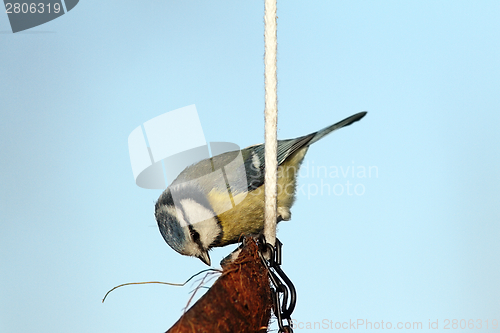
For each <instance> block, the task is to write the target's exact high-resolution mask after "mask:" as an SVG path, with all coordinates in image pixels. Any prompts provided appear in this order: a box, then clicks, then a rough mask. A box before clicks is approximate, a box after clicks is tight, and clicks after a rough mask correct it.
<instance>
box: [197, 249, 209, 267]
mask: <svg viewBox="0 0 500 333" xmlns="http://www.w3.org/2000/svg"><path fill="white" fill-rule="evenodd" d="M198 259H200V260H201V261H203V262H204V263H205V264H207V265H208V266H210V256H209V255H208V252H202V253H201V254H200V255H199V256H198Z"/></svg>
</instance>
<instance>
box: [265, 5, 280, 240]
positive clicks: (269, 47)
mask: <svg viewBox="0 0 500 333" xmlns="http://www.w3.org/2000/svg"><path fill="white" fill-rule="evenodd" d="M276 31H277V17H276V0H265V12H264V48H265V53H264V71H265V73H264V84H265V92H266V98H265V99H266V105H265V143H266V144H265V161H266V162H265V163H266V173H265V184H266V187H265V193H264V195H265V210H264V219H265V220H264V236H265V238H266V242H267V243H269V244H271V245H273V246H274V244H275V242H276V218H277V216H276V208H277V167H278V165H277V164H278V160H277V147H278V143H277V139H276V136H277V135H276V133H277V123H278V94H277V84H278V77H277V74H276V53H277V49H278V40H277V32H276Z"/></svg>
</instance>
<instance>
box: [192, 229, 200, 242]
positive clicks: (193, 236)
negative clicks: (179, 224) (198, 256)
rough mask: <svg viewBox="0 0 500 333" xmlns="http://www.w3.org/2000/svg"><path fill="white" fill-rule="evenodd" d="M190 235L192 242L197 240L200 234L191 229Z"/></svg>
mask: <svg viewBox="0 0 500 333" xmlns="http://www.w3.org/2000/svg"><path fill="white" fill-rule="evenodd" d="M191 237H192V238H193V241H194V242H198V241H199V240H200V234H199V233H198V232H197V231H194V230H191Z"/></svg>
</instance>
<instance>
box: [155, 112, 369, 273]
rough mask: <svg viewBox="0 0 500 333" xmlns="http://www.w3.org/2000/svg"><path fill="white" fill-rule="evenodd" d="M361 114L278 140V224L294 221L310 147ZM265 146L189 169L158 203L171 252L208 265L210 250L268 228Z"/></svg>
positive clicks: (157, 215)
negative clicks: (300, 175)
mask: <svg viewBox="0 0 500 333" xmlns="http://www.w3.org/2000/svg"><path fill="white" fill-rule="evenodd" d="M366 114H367V112H359V113H357V114H354V115H352V116H350V117H348V118H346V119H344V120H342V121H339V122H337V123H335V124H333V125H330V126H328V127H325V128H323V129H321V130H319V131H317V132H314V133H311V134H308V135H305V136H301V137H297V138H295V139H288V140H278V146H277V159H278V161H277V162H278V169H277V222H280V221H288V220H290V219H291V212H290V209H291V207H292V205H293V203H294V201H295V191H296V186H297V175H298V171H299V168H300V165H301V163H302V161H303V160H304V157H305V155H306V153H307V151H308V149H309V146H310V145H312V144H313V143H315V142H316V141H318V140H320V139H322V138H324V137H325V136H326V135H328V134H330V133H331V132H333V131H335V130H337V129H340V128H342V127H345V126H348V125H351V124H352V123H354V122H356V121H359V120H360V119H361V118H363V117H364V116H365V115H366ZM264 148H265V144H257V145H252V146H249V147H247V148H244V149H241V150H235V151H229V152H225V153H222V154H219V155H216V156H213V157H211V158H207V159H204V160H201V161H199V162H197V163H194V164H192V165H190V166H188V167H186V168H185V169H184V170H183V171H182V172H181V173H180V174H179V175H178V176H177V178H176V179H175V180H174V181H173V182H172V183H171V184H170V185H169V186H168V187H167V188H166V189H165V191H163V193H162V194H161V195H160V197H159V198H158V200H157V202H156V204H155V218H156V221H157V223H158V228H159V230H160V233H161V235H162V236H163V238H164V240H165V241H166V243H167V244H168V245H170V247H171V248H172V249H174V250H175V251H177V252H178V253H180V254H182V255H186V256H192V257H196V258H199V259H200V260H201V261H202V262H203V263H205V264H207V265H208V266H210V264H211V261H210V256H209V251H210V250H211V249H212V248H214V247H223V246H226V245H230V244H234V243H238V242H239V240H240V238H241V236H242V235H258V234H260V233H261V232H262V230H263V228H264V192H265V190H264V189H265V181H264V174H265V159H264Z"/></svg>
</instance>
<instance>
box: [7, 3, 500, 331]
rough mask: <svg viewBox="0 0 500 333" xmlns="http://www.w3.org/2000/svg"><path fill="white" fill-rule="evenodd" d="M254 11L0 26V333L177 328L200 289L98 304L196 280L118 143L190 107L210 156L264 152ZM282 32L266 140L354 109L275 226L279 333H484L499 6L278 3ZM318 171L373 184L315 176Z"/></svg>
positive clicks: (187, 8)
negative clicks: (361, 323) (346, 328)
mask: <svg viewBox="0 0 500 333" xmlns="http://www.w3.org/2000/svg"><path fill="white" fill-rule="evenodd" d="M263 10H264V8H263V3H262V1H245V2H243V1H239V2H236V1H184V2H178V1H165V2H164V3H159V2H153V1H147V2H145V1H142V2H139V1H136V2H131V1H130V2H118V1H112V2H102V1H91V0H87V1H82V2H80V3H79V4H78V6H76V7H75V8H74V9H73V10H72V11H71V12H69V13H68V14H67V15H63V16H62V17H60V18H58V19H56V20H54V21H51V22H48V23H47V24H44V25H42V26H39V27H36V28H34V29H31V30H28V31H26V32H22V33H17V34H12V33H11V31H10V26H9V23H8V18H7V15H6V14H4V15H3V16H2V15H0V31H1V32H2V33H1V34H0V50H1V52H0V114H1V121H0V129H1V132H0V133H1V136H2V137H1V140H0V154H1V155H0V163H1V164H0V184H1V185H0V214H1V215H0V272H1V273H0V331H1V332H33V331H37V332H52V333H55V332H70V331H71V332H163V331H165V330H167V329H168V328H169V327H170V326H171V325H172V324H173V323H174V322H175V321H176V320H177V319H178V317H179V316H180V315H181V314H182V309H183V307H184V306H185V305H186V303H187V301H188V299H189V297H190V296H191V294H190V291H191V290H193V289H194V288H195V286H196V284H190V285H189V286H186V287H184V288H179V287H168V286H161V285H146V286H135V287H125V288H121V289H118V290H117V291H114V292H113V293H112V294H111V295H110V296H109V298H108V299H107V300H106V302H105V303H104V304H101V299H102V297H103V296H104V294H105V293H106V291H107V290H109V289H110V288H112V287H113V286H115V285H117V284H120V283H123V282H134V281H149V280H161V281H170V282H181V281H184V280H185V279H187V278H188V277H189V276H191V275H192V274H194V273H196V272H198V271H199V270H201V269H204V268H205V266H204V265H203V264H202V263H201V262H200V261H199V260H197V259H193V258H188V257H183V256H180V255H179V254H177V253H175V252H174V251H173V250H171V249H170V248H169V246H168V245H167V244H166V243H165V242H164V241H163V239H162V237H161V236H160V233H159V232H158V229H157V227H156V222H155V220H154V215H153V211H154V203H155V200H156V199H157V198H158V196H159V194H160V193H161V191H156V190H145V189H141V188H139V187H137V186H136V185H135V183H134V180H133V176H132V170H131V166H130V160H129V156H128V147H127V138H128V135H129V134H130V132H131V131H132V130H133V129H134V128H136V127H137V126H139V125H141V124H142V123H144V122H145V121H147V120H149V119H151V118H154V117H155V116H158V115H160V114H163V113H165V112H167V111H170V110H174V109H177V108H180V107H183V106H187V105H190V104H196V107H197V109H198V113H199V115H200V119H201V123H202V126H203V128H204V132H205V137H206V139H207V141H228V142H234V143H237V144H238V145H239V146H240V147H245V146H248V145H251V144H255V143H259V142H262V141H263V137H264V135H263V128H264V123H263V110H264V83H263V82H264V79H263V71H264V65H263ZM278 15H279V20H278V39H279V49H278V79H279V90H278V96H279V124H278V127H279V129H278V137H279V138H282V139H285V138H291V137H296V136H299V135H304V134H308V133H310V132H313V131H316V130H318V129H320V128H323V127H324V126H327V125H329V124H331V123H334V122H336V121H338V120H341V119H343V118H344V117H346V116H349V115H351V114H354V113H356V112H359V111H362V110H368V111H369V113H368V115H367V116H366V117H365V118H364V119H363V120H362V121H360V122H358V123H356V124H354V125H352V126H350V127H347V128H345V129H342V130H341V131H339V132H336V133H335V134H333V135H331V136H329V137H327V138H325V139H324V140H322V141H320V142H318V143H316V144H315V145H314V146H312V147H311V149H310V150H309V153H308V155H307V157H306V161H305V162H304V167H306V166H308V169H303V172H302V177H301V179H300V181H299V186H302V187H301V189H302V190H303V192H301V191H299V192H298V199H297V202H296V204H295V206H294V209H293V211H292V213H293V218H292V221H291V222H283V223H282V224H280V226H279V237H280V239H281V240H282V242H283V243H284V244H285V247H284V270H285V272H286V273H287V274H288V275H289V276H290V278H291V279H292V281H293V282H294V283H295V286H296V288H297V290H298V293H299V295H298V304H297V308H296V311H295V312H294V314H293V317H294V319H296V320H297V323H298V324H299V327H298V328H297V331H298V332H300V331H306V330H305V329H304V330H300V329H299V328H300V327H303V328H306V327H307V322H322V321H323V320H327V321H328V322H329V321H330V320H331V321H332V322H333V323H335V322H340V323H342V322H349V321H350V320H351V321H355V320H357V319H363V320H368V321H371V322H373V323H375V322H379V323H380V322H381V321H382V320H383V321H384V323H387V322H391V323H392V325H393V326H396V324H397V323H398V322H402V323H406V322H411V323H413V322H422V323H423V328H424V329H426V330H427V328H428V323H429V320H431V321H432V322H435V321H436V320H439V330H443V325H444V320H446V319H449V320H453V319H458V320H461V319H465V320H469V319H473V320H479V319H480V320H482V321H483V329H480V330H469V331H481V332H488V331H491V332H495V331H498V330H500V328H498V329H496V330H493V329H491V322H492V320H494V319H496V320H500V301H499V300H500V283H499V281H500V257H499V255H500V242H499V238H500V205H499V202H500V173H499V170H500V145H499V143H500V134H499V124H500V112H499V107H500V93H499V88H500V62H499V59H500V20H499V19H498V18H499V15H500V3H499V2H498V1H475V2H472V1H441V2H435V1H418V2H417V1H413V2H409V1H405V2H402V1H384V2H380V1H379V2H371V1H349V2H339V1H281V2H280V3H279V4H278ZM320 166H323V167H326V168H327V169H328V170H333V169H334V168H335V167H337V168H338V170H339V171H340V168H343V169H342V170H344V171H346V170H347V168H352V167H354V168H355V170H356V171H358V170H360V169H359V168H363V167H365V168H366V169H367V170H368V167H370V166H371V167H375V169H373V168H372V170H377V173H376V174H375V173H373V172H372V175H371V177H368V175H367V176H366V177H358V174H357V172H356V173H355V174H354V175H353V174H352V173H349V174H346V175H342V173H340V174H339V176H338V177H333V176H334V175H330V174H327V175H324V174H322V175H320V176H319V177H318V175H317V174H315V175H314V176H313V174H312V170H313V169H314V167H320ZM306 170H309V173H307V172H306ZM349 170H350V171H351V170H352V169H349ZM348 181H349V183H350V184H352V186H354V185H359V186H358V187H357V189H358V193H360V191H361V189H363V190H364V191H363V193H362V194H361V195H358V194H355V193H354V194H353V188H354V187H351V192H350V193H351V195H349V194H348V193H347V182H348ZM324 184H329V185H330V186H332V187H333V186H335V185H337V187H336V189H337V193H339V192H340V187H341V186H345V188H344V189H345V190H344V192H343V193H342V194H341V195H336V194H334V193H330V194H328V193H325V192H323V193H321V192H320V190H321V186H322V185H324ZM323 188H324V189H326V187H323ZM315 189H316V190H317V191H318V192H316V194H315V195H313V193H314V190H315ZM231 250H232V247H231V248H223V249H218V250H216V251H214V252H213V253H212V261H213V262H214V263H218V262H219V260H220V259H221V258H222V257H223V256H224V255H225V254H227V253H228V252H230V251H231ZM486 320H488V323H489V326H490V329H488V330H487V329H486V328H485V326H486V322H485V321H486ZM475 323H476V325H478V324H477V323H478V321H477V322H475ZM300 325H302V326H300ZM273 327H276V325H275V324H273ZM448 327H449V328H450V329H451V328H452V327H451V324H450V325H449V326H448ZM360 328H364V327H360ZM459 330H460V329H458V330H456V331H459ZM433 331H437V330H433ZM452 331H453V330H452Z"/></svg>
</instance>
